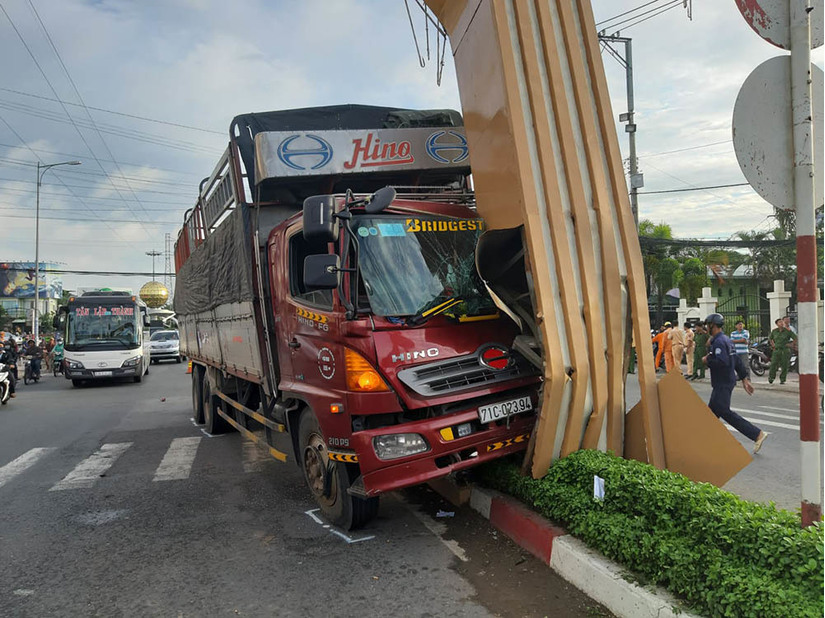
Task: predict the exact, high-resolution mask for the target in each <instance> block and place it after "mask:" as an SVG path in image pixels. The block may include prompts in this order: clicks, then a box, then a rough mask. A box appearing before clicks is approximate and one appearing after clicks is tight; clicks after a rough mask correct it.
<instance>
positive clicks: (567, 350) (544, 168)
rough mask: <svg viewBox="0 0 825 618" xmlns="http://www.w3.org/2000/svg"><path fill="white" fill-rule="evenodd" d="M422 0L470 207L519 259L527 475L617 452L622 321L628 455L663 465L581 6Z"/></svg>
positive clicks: (641, 295)
mask: <svg viewBox="0 0 825 618" xmlns="http://www.w3.org/2000/svg"><path fill="white" fill-rule="evenodd" d="M426 4H427V5H428V7H429V8H430V9H431V10H432V11H433V13H434V14H435V15H436V16H437V17H438V19H439V20H440V22H441V24H442V25H443V26H444V28H445V30H446V31H447V33H448V35H449V38H450V42H451V45H452V48H453V56H454V59H455V66H456V74H457V77H458V86H459V93H460V96H461V104H462V109H463V113H464V122H465V129H466V134H467V139H468V142H469V146H470V162H471V166H472V169H473V183H474V187H475V191H476V201H477V207H478V211H479V213H480V214H481V215H482V216H483V217H484V219H485V220H486V222H487V227H488V229H489V230H508V229H513V228H515V229H517V230H518V231H519V233H520V234H521V235H522V238H523V243H524V246H525V248H526V253H527V255H528V260H527V261H526V262H525V269H526V270H527V272H528V280H529V284H528V285H529V288H530V292H531V297H532V310H533V313H534V315H533V316H531V318H534V319H535V330H534V333H535V334H536V336H537V338H538V339H540V345H541V349H542V359H543V361H544V362H543V366H544V378H545V385H544V389H543V395H542V397H543V399H542V402H541V409H540V414H539V419H538V421H537V424H536V429H535V431H534V434H533V438H532V440H531V445H532V464H531V471H532V474H533V476H534V477H536V478H539V477H541V476H543V475H544V474H546V472H547V470H548V468H549V466H550V464H551V463H552V461H553V460H554V459H556V458H558V457H563V456H565V455H567V454H569V453H571V452H573V451H575V450H578V449H580V448H599V449H601V450H612V451H613V452H615V453H617V454H624V453H625V452H626V448H625V419H626V415H625V403H624V399H625V397H624V386H625V380H624V378H625V368H624V355H625V346H626V343H627V340H628V338H629V337H630V336H631V335H630V332H628V330H627V327H628V326H627V325H628V324H632V325H633V334H634V336H635V340H636V342H638V345H637V346H636V351H637V354H638V357H639V363H638V368H639V369H638V371H639V383H640V386H641V401H640V403H639V406H638V407H637V408H636V409H635V411H634V415H633V417H631V418H633V419H636V421H640V423H639V425H640V426H639V427H636V424H635V421H634V425H633V429H632V430H631V431H630V435H629V436H628V437H629V438H632V439H633V440H635V442H636V443H635V444H634V445H632V448H631V451H632V452H633V453H635V454H636V456H637V457H638V458H640V459H645V460H647V461H649V462H650V463H652V464H653V465H655V466H657V467H659V468H664V467H666V465H667V463H668V460H666V456H665V453H666V449H665V438H664V437H663V428H662V416H661V414H660V406H659V394H660V393H658V392H657V384H656V376H655V370H654V361H653V353H652V347H651V346H650V345H648V342H649V341H650V324H649V319H648V314H647V295H646V291H645V284H644V269H643V265H642V256H641V250H640V247H639V241H638V236H637V232H636V226H635V222H634V220H633V217H632V214H631V211H630V205H629V200H628V194H627V188H626V185H625V180H624V173H623V167H622V159H621V153H620V150H619V144H618V136H617V135H616V132H615V128H614V123H613V120H612V110H611V105H610V98H609V94H608V90H607V83H606V80H605V75H604V67H603V65H602V61H601V56H600V53H599V46H598V38H597V34H596V27H595V24H594V20H593V13H592V8H591V6H590V3H589V2H588V1H586V0H579V1H576V0H556V1H553V0H540V1H534V0H427V1H426ZM479 253H480V254H481V248H480V251H479ZM480 258H481V255H480ZM482 275H483V273H482ZM493 291H494V292H495V291H496V290H495V288H493ZM628 311H630V315H628ZM694 397H695V396H694ZM699 403H700V404H701V402H699ZM694 407H696V406H694ZM701 408H703V409H702V410H700V413H701V415H704V420H705V421H707V420H708V418H707V415H709V414H710V412H709V410H707V408H706V407H705V406H704V404H701ZM691 412H692V410H688V413H691ZM681 417H682V415H681V413H680V418H681ZM711 419H712V420H713V421H714V422H715V419H713V418H712V417H711ZM716 424H717V425H718V426H719V427H718V428H719V429H720V430H722V431H724V433H725V434H727V433H728V432H727V431H726V430H725V429H724V428H723V427H722V426H721V425H720V424H719V423H718V422H716ZM707 427H708V426H707V425H705V426H704V427H703V429H707ZM711 429H713V428H711ZM728 437H730V436H728ZM731 440H733V442H734V443H736V441H735V440H734V439H733V438H731ZM669 442H670V443H671V444H675V441H669ZM628 446H631V445H628ZM737 446H738V444H737ZM740 448H741V447H740ZM668 457H669V455H668ZM678 459H679V461H680V462H683V461H684V458H682V457H679V458H678ZM688 459H690V458H689V457H688ZM681 467H682V466H680V468H681ZM740 467H741V466H740ZM738 469H739V468H737V470H738ZM679 471H680V472H684V473H686V474H688V475H689V476H692V477H693V475H691V474H690V465H688V466H687V467H686V468H683V469H680V470H679ZM734 473H735V472H734ZM698 476H700V477H701V476H702V475H701V474H700V475H698ZM731 476H732V474H731ZM701 480H710V479H707V478H703V479H701Z"/></svg>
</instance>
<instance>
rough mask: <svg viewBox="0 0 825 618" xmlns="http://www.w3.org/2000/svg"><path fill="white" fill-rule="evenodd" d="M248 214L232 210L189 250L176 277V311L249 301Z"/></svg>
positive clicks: (186, 312)
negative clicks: (196, 245)
mask: <svg viewBox="0 0 825 618" xmlns="http://www.w3.org/2000/svg"><path fill="white" fill-rule="evenodd" d="M250 238H251V234H250V214H249V209H248V207H246V206H243V205H242V206H240V207H239V208H236V209H235V210H233V211H232V212H231V213H230V214H229V216H228V217H227V218H226V220H224V221H223V222H221V224H220V225H219V226H218V227H217V229H216V230H215V231H214V232H212V233H211V234H210V235H209V236H207V238H206V240H205V241H204V243H203V244H202V245H200V246H199V247H198V248H197V249H195V250H194V251H193V252H192V255H190V256H189V259H188V260H186V262H185V263H184V265H183V266H182V267H181V268H180V270H179V271H178V273H177V277H176V279H175V299H174V301H173V307H174V309H175V313H177V314H180V315H190V314H193V313H200V312H202V311H209V310H211V309H214V308H215V307H217V306H218V305H224V304H227V303H237V302H243V301H251V300H252V299H253V297H254V286H253V283H252V255H251V245H250V240H249V239H250Z"/></svg>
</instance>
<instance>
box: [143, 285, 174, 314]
mask: <svg viewBox="0 0 825 618" xmlns="http://www.w3.org/2000/svg"><path fill="white" fill-rule="evenodd" d="M138 294H139V295H140V299H141V300H142V301H143V302H145V303H146V306H147V307H151V308H152V309H157V308H158V307H163V305H165V304H166V302H167V301H168V300H169V290H168V289H167V288H166V286H165V285H163V284H162V283H161V282H159V281H149V282H148V283H146V284H144V285H143V287H142V288H140V292H138Z"/></svg>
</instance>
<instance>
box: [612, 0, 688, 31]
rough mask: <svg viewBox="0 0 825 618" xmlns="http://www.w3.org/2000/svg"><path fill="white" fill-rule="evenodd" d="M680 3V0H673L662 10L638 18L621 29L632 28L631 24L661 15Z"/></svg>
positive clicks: (634, 24) (636, 24) (637, 23)
mask: <svg viewBox="0 0 825 618" xmlns="http://www.w3.org/2000/svg"><path fill="white" fill-rule="evenodd" d="M680 4H682V0H673V3H672V4H671V5H669V6H667V5H666V6H667V8H665V9H662V10H661V11H659V12H658V13H654V14H653V15H651V16H649V17H645V18H644V19H640V20H639V21H635V22H633V23H632V24H629V25H627V26H625V27H624V28H622V30H629V29H630V28H632V27H633V26H638V25H639V24H641V23H642V22H645V21H647V20H648V19H653V18H654V17H656V16H658V15H661V14H662V13H667V12H668V11H670V10H671V9H675V8H676V7H678V6H679V5H680ZM640 17H641V15H640Z"/></svg>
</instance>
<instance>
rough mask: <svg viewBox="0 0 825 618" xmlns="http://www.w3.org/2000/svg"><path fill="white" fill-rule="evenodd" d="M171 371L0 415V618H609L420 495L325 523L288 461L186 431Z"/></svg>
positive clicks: (229, 439) (71, 392) (467, 517)
mask: <svg viewBox="0 0 825 618" xmlns="http://www.w3.org/2000/svg"><path fill="white" fill-rule="evenodd" d="M185 368H186V365H185V364H181V365H177V364H174V363H173V364H165V365H161V366H152V369H151V374H150V375H149V376H147V377H146V378H145V379H144V381H143V382H142V383H141V384H133V383H129V382H122V383H105V384H98V385H94V386H90V387H86V388H80V389H76V388H72V386H71V384H70V383H69V382H67V381H66V380H64V379H62V378H53V377H51V376H44V378H43V380H42V381H41V382H40V383H38V384H35V385H30V386H24V385H22V384H20V385H19V387H18V397H17V398H16V399H13V400H11V402H10V403H9V405H7V406H3V407H2V408H0V615H2V616H37V617H40V616H106V617H116V616H439V617H441V616H513V617H516V616H519V617H521V616H571V617H579V616H582V617H584V616H587V617H593V616H609V614H608V613H607V612H606V611H605V610H604V609H603V608H601V607H600V606H598V605H597V604H595V603H594V602H592V601H591V600H590V599H589V598H587V597H586V596H584V595H583V594H581V593H580V592H578V591H577V590H576V589H575V588H573V587H571V586H569V585H567V584H566V583H565V582H563V581H562V580H561V579H560V578H558V577H556V576H555V575H554V574H553V573H552V572H551V571H550V570H549V569H548V568H547V567H546V566H544V565H543V564H541V563H539V562H538V561H537V560H535V559H534V558H533V557H532V556H529V555H525V554H524V552H522V551H521V550H520V549H519V548H518V547H516V546H515V545H514V544H512V543H511V542H510V541H509V540H507V539H506V538H503V537H502V535H500V534H498V533H497V532H496V531H495V530H494V529H493V528H491V527H490V525H489V524H488V522H486V521H485V520H484V519H482V518H481V517H480V516H478V515H476V514H475V513H474V512H472V511H470V510H469V509H468V508H462V509H455V508H454V507H451V506H449V505H447V504H446V503H444V502H442V501H441V499H440V498H439V497H438V496H436V495H435V494H434V493H433V492H431V491H429V490H428V489H426V488H417V489H414V490H409V491H406V492H400V493H397V494H392V495H390V496H387V497H385V498H384V499H382V503H381V508H380V512H379V517H378V518H377V520H375V521H374V522H373V523H372V524H370V525H369V526H368V527H367V528H366V529H363V530H360V531H357V532H355V533H351V534H350V533H347V534H345V533H343V532H342V531H339V530H335V529H334V528H330V527H329V526H328V525H327V524H326V523H325V522H323V520H320V519H318V514H317V513H316V512H315V511H314V509H315V505H314V503H313V502H312V500H311V498H310V495H309V492H308V490H307V489H306V488H305V487H304V482H303V477H302V475H301V474H300V472H299V470H298V468H297V467H296V466H295V465H294V464H281V463H279V462H277V461H275V460H273V459H271V458H269V457H268V456H266V455H264V454H262V453H261V452H260V451H258V450H257V449H256V448H254V447H253V446H252V445H251V443H248V442H247V441H245V440H244V439H243V438H242V437H241V436H240V435H239V434H237V433H231V434H227V435H224V436H216V437H209V436H208V435H206V434H205V433H204V432H202V431H201V430H200V428H198V427H196V426H194V425H193V423H192V422H191V420H190V417H191V410H190V399H189V376H187V375H186V374H185ZM439 510H443V511H445V512H446V513H448V514H449V513H452V514H453V515H452V516H447V517H438V516H437V513H438V511H439Z"/></svg>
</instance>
